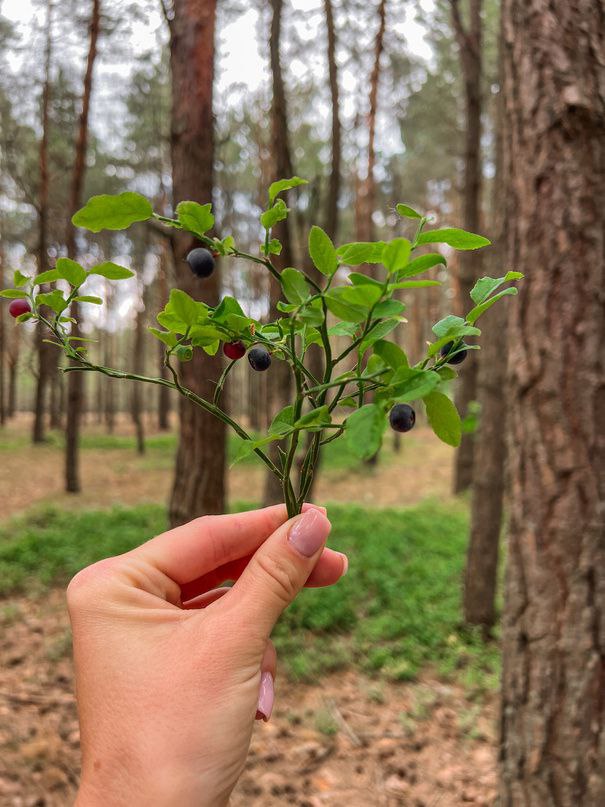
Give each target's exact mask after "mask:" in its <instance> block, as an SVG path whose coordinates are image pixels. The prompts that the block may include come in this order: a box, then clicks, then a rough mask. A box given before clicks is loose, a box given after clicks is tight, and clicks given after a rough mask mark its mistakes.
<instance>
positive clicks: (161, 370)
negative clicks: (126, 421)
mask: <svg viewBox="0 0 605 807" xmlns="http://www.w3.org/2000/svg"><path fill="white" fill-rule="evenodd" d="M169 261H170V248H169V245H168V243H167V241H166V239H162V243H161V244H160V266H159V270H158V276H157V283H156V286H157V298H158V299H157V310H158V311H161V310H162V308H164V306H165V305H166V302H167V300H168V264H169ZM157 351H158V375H159V376H160V378H168V369H167V368H166V366H165V364H164V345H163V344H162V343H161V342H159V343H158V346H157ZM169 428H170V390H169V389H168V387H158V429H160V431H167V430H168V429H169Z"/></svg>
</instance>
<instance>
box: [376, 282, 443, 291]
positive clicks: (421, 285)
mask: <svg viewBox="0 0 605 807" xmlns="http://www.w3.org/2000/svg"><path fill="white" fill-rule="evenodd" d="M442 285H443V284H442V283H441V281H440V280H401V281H399V282H398V283H391V284H389V291H394V290H395V289H425V288H428V287H429V286H442Z"/></svg>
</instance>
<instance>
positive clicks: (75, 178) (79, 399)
mask: <svg viewBox="0 0 605 807" xmlns="http://www.w3.org/2000/svg"><path fill="white" fill-rule="evenodd" d="M100 23H101V3H100V0H92V10H91V16H90V39H89V44H88V57H87V60H86V72H85V73H84V91H83V93H82V111H81V113H80V124H79V127H78V135H77V140H76V149H75V157H74V169H73V174H72V184H71V198H70V205H69V209H70V210H71V212H72V214H73V213H75V212H76V210H78V208H79V207H80V206H81V204H82V188H83V185H84V174H85V172H86V149H87V145H88V117H89V112H90V97H91V93H92V77H93V71H94V65H95V60H96V58H97V40H98V38H99V27H100ZM65 246H66V249H67V254H68V256H69V257H70V258H74V257H75V256H76V231H75V228H74V226H73V224H72V223H71V218H70V219H69V223H68V226H67V234H66V239H65ZM79 315H80V311H79V305H78V304H77V303H72V305H71V316H72V317H73V318H74V319H75V320H76V323H75V324H74V325H73V326H72V333H73V335H74V336H78V335H79V333H80V330H79V326H78V322H79V319H80V316H79ZM83 398H84V374H83V373H80V372H77V371H75V372H71V373H68V376H67V413H66V414H67V422H66V428H65V490H66V491H67V492H68V493H79V492H80V489H81V482H80V467H79V461H80V457H79V447H80V446H79V444H80V420H81V416H82V404H83Z"/></svg>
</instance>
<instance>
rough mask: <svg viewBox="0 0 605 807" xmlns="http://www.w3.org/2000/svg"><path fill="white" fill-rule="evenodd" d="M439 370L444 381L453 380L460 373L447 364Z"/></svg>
mask: <svg viewBox="0 0 605 807" xmlns="http://www.w3.org/2000/svg"><path fill="white" fill-rule="evenodd" d="M437 372H438V373H439V378H440V379H441V380H442V381H452V380H453V379H454V378H457V377H458V373H457V372H456V371H455V370H453V369H452V368H451V367H447V366H443V367H440V368H439V369H438V370H437Z"/></svg>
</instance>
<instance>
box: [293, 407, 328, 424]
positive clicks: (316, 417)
mask: <svg viewBox="0 0 605 807" xmlns="http://www.w3.org/2000/svg"><path fill="white" fill-rule="evenodd" d="M331 422H332V418H331V416H330V410H329V409H328V407H327V406H319V407H317V409H311V411H310V412H307V413H306V414H305V415H303V416H302V417H301V418H299V419H298V420H297V421H296V423H295V424H294V428H296V429H322V428H323V427H324V426H329V425H330V423H331Z"/></svg>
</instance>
